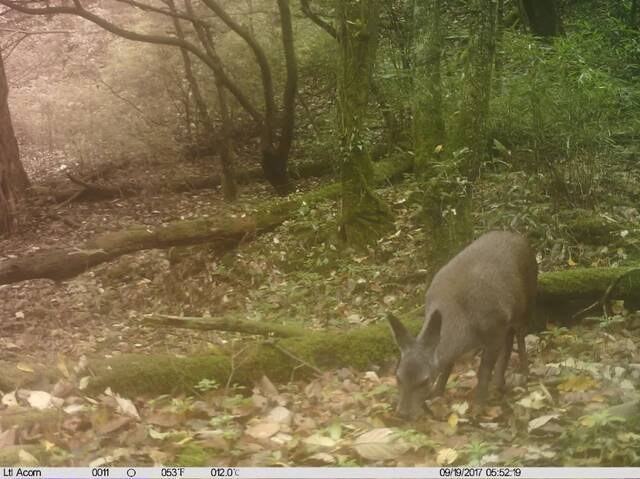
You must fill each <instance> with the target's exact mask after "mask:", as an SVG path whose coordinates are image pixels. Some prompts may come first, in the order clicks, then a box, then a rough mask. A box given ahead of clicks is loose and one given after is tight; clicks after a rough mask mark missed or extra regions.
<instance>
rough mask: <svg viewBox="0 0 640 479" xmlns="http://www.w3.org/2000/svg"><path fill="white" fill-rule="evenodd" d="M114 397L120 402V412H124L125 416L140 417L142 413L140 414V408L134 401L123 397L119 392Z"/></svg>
mask: <svg viewBox="0 0 640 479" xmlns="http://www.w3.org/2000/svg"><path fill="white" fill-rule="evenodd" d="M113 397H114V398H115V400H116V402H117V403H118V412H120V413H122V414H124V415H125V416H130V417H132V418H134V419H140V414H138V410H137V409H136V406H135V405H134V404H133V401H131V400H130V399H126V398H123V397H122V396H120V395H118V394H114V395H113Z"/></svg>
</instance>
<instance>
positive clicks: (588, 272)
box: [538, 266, 640, 303]
mask: <svg viewBox="0 0 640 479" xmlns="http://www.w3.org/2000/svg"><path fill="white" fill-rule="evenodd" d="M635 269H637V267H631V266H629V267H619V268H572V269H567V270H564V271H555V272H550V273H542V274H541V275H540V276H539V277H538V284H539V286H538V298H539V300H540V301H541V302H543V303H544V302H551V303H558V302H562V301H571V300H588V301H596V300H599V299H601V298H602V296H603V295H604V294H605V292H606V291H607V288H608V287H609V286H611V285H612V284H613V283H614V282H615V281H616V280H617V279H618V278H619V277H620V276H623V275H624V277H623V278H622V280H621V281H620V282H619V283H618V284H617V285H616V287H615V288H614V289H613V291H611V294H610V295H609V298H608V299H620V300H627V301H634V302H635V301H638V300H640V271H638V272H635V271H633V270H635ZM627 273H628V274H627Z"/></svg>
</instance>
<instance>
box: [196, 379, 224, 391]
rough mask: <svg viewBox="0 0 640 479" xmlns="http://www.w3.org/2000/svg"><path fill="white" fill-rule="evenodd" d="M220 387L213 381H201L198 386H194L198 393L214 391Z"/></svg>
mask: <svg viewBox="0 0 640 479" xmlns="http://www.w3.org/2000/svg"><path fill="white" fill-rule="evenodd" d="M219 387H220V384H219V383H218V381H216V380H215V379H201V380H200V382H198V384H196V385H195V386H194V388H195V389H197V390H198V391H200V392H207V391H214V390H216V389H218V388H219Z"/></svg>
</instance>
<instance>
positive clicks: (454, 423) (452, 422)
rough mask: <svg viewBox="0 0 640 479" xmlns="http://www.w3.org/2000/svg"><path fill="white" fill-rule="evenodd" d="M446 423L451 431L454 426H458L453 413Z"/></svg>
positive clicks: (455, 415) (456, 416) (456, 417)
mask: <svg viewBox="0 0 640 479" xmlns="http://www.w3.org/2000/svg"><path fill="white" fill-rule="evenodd" d="M447 422H448V423H449V426H451V429H455V428H456V426H458V415H457V414H456V413H455V412H454V413H451V415H450V416H449V419H448V420H447Z"/></svg>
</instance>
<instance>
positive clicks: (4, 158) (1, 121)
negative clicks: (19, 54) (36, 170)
mask: <svg viewBox="0 0 640 479" xmlns="http://www.w3.org/2000/svg"><path fill="white" fill-rule="evenodd" d="M8 98H9V85H8V83H7V76H6V73H5V69H4V61H3V59H2V53H1V52H0V235H2V234H3V233H13V232H14V231H15V229H16V227H17V225H16V218H15V213H16V211H15V210H16V204H17V202H18V201H19V200H20V199H21V198H22V196H24V192H25V190H26V189H27V188H28V187H29V179H28V178H27V174H26V173H25V171H24V168H23V167H22V163H21V162H20V156H19V152H18V142H17V140H16V137H15V134H14V132H13V125H12V123H11V113H10V111H9V103H8Z"/></svg>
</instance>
